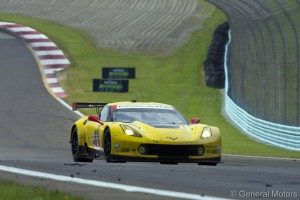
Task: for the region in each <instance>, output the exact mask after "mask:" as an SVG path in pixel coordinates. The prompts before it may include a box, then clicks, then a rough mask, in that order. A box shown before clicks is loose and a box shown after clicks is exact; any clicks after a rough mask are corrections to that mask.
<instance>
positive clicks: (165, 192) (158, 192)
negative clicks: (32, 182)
mask: <svg viewBox="0 0 300 200" xmlns="http://www.w3.org/2000/svg"><path fill="white" fill-rule="evenodd" d="M0 170H1V171H5V172H10V173H15V174H21V175H25V176H32V177H37V178H43V179H51V180H56V181H62V182H69V183H78V184H82V185H90V186H95V187H101V188H110V189H117V190H122V191H126V192H141V193H147V194H153V195H159V196H166V197H174V198H180V199H196V200H205V199H207V200H221V199H223V198H217V197H210V196H202V195H198V194H190V193H185V192H174V191H169V190H159V189H153V188H146V187H137V186H130V185H124V184H118V183H108V182H104V181H96V180H89V179H82V178H72V177H69V176H62V175H56V174H50V173H44V172H36V171H31V170H25V169H19V168H15V167H6V166H2V165H0Z"/></svg>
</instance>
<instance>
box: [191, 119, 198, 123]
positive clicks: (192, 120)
mask: <svg viewBox="0 0 300 200" xmlns="http://www.w3.org/2000/svg"><path fill="white" fill-rule="evenodd" d="M199 122H200V119H199V118H192V119H191V123H192V124H198V123H199Z"/></svg>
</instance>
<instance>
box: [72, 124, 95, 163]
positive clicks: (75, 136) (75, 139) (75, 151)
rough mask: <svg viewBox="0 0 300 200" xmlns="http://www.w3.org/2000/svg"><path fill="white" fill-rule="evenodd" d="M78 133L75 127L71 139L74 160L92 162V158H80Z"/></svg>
mask: <svg viewBox="0 0 300 200" xmlns="http://www.w3.org/2000/svg"><path fill="white" fill-rule="evenodd" d="M78 141H79V140H78V133H77V128H76V127H75V128H74V129H73V131H72V140H71V151H72V156H73V160H74V162H93V159H88V158H81V157H80V150H79V142H78Z"/></svg>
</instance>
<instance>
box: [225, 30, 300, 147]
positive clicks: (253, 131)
mask: <svg viewBox="0 0 300 200" xmlns="http://www.w3.org/2000/svg"><path fill="white" fill-rule="evenodd" d="M228 35H229V40H228V43H227V45H226V48H225V57H224V64H225V66H224V69H225V76H226V81H225V104H224V108H225V112H226V114H227V115H228V117H229V118H230V119H231V120H232V121H233V122H234V123H235V124H236V125H237V126H238V127H239V128H240V129H242V130H243V131H244V132H245V133H246V134H248V135H249V136H251V137H253V138H255V139H257V140H259V141H262V142H264V143H266V144H271V145H274V146H277V147H280V148H285V149H288V150H294V151H300V127H294V126H285V125H281V124H276V123H272V122H268V121H265V120H261V119H259V118H256V117H254V116H252V115H250V114H249V113H247V112H246V111H245V110H243V109H242V108H241V107H239V106H238V105H237V104H236V103H235V102H234V101H233V100H232V99H231V98H230V96H229V95H228V94H229V90H230V76H228V69H229V67H230V66H229V62H228V61H229V49H230V42H231V37H230V31H229V33H228Z"/></svg>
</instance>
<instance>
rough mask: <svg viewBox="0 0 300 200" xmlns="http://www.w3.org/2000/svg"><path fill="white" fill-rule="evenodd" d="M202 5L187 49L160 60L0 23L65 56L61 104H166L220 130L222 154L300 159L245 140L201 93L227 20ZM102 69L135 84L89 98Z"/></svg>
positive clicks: (68, 31)
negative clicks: (207, 61) (120, 70)
mask: <svg viewBox="0 0 300 200" xmlns="http://www.w3.org/2000/svg"><path fill="white" fill-rule="evenodd" d="M201 3H203V8H202V11H205V12H203V13H204V14H206V15H208V16H209V18H208V20H206V21H205V22H204V24H203V28H202V29H201V30H198V31H196V32H194V33H193V34H192V35H191V37H190V39H189V41H188V42H187V43H186V44H185V45H183V46H182V47H180V48H178V49H176V50H174V51H173V52H172V53H164V54H162V53H151V54H150V53H139V52H124V51H123V52H120V51H118V50H114V49H99V48H96V47H95V45H94V43H93V41H92V40H91V38H89V36H88V35H87V34H85V33H83V32H81V31H79V30H75V29H72V28H69V27H66V26H62V25H59V24H56V23H53V22H49V21H45V20H38V19H33V18H25V17H22V16H16V15H9V14H0V20H1V21H11V22H16V23H21V24H24V25H27V26H30V27H33V28H35V29H37V30H39V31H41V32H43V33H45V34H46V35H48V36H49V37H50V38H51V39H52V40H54V41H55V42H56V43H57V44H58V45H59V46H60V47H61V48H62V49H63V50H64V51H65V52H66V54H67V56H68V57H69V59H70V60H71V63H72V65H71V67H70V68H68V69H66V70H65V71H64V72H61V73H60V75H61V76H64V77H66V78H65V79H63V80H62V81H61V85H62V87H63V88H64V89H65V90H66V91H67V92H68V94H69V96H68V97H67V98H66V99H65V100H66V101H67V102H69V103H71V102H72V101H91V102H113V101H124V100H132V99H136V100H140V101H157V102H163V103H168V104H172V105H174V106H175V107H177V108H178V109H179V110H180V111H181V112H182V113H183V114H184V115H185V116H186V117H187V118H191V117H200V118H201V121H202V123H207V124H210V125H214V126H218V127H219V128H220V129H221V132H222V135H223V152H224V153H230V154H241V155H259V156H279V157H296V158H300V153H299V152H292V151H287V150H283V149H279V148H275V147H271V146H267V145H264V144H261V143H259V142H256V141H254V140H252V139H250V138H248V136H246V135H244V134H243V133H241V132H240V131H238V130H237V129H236V128H234V127H233V126H232V125H231V124H230V123H228V122H227V121H226V119H225V118H224V117H223V115H222V114H221V110H222V108H221V107H222V94H221V92H220V91H219V90H215V89H210V88H207V87H205V85H204V80H203V77H204V76H203V66H202V62H203V60H204V58H205V56H206V51H207V49H208V46H209V43H210V40H211V37H212V33H213V31H214V29H215V27H216V26H217V25H219V24H221V23H222V22H224V20H225V16H224V15H223V14H222V13H221V12H220V11H219V10H215V8H214V7H212V6H210V5H209V4H206V3H204V2H202V1H201ZM203 9H204V10H203ZM103 66H124V67H126V66H134V67H136V71H137V78H136V79H134V80H130V86H129V92H128V93H94V92H92V79H93V78H101V68H102V67H103ZM89 113H93V111H90V112H89Z"/></svg>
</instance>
